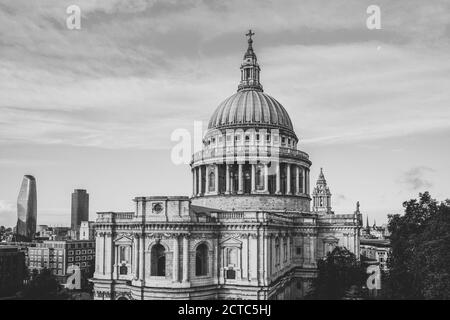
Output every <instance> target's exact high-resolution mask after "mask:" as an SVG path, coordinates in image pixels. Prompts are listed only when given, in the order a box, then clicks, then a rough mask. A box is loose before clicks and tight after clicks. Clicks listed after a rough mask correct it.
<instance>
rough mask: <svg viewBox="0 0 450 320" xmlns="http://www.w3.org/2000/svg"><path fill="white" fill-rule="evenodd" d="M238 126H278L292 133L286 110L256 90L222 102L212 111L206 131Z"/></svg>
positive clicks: (246, 91) (241, 93) (236, 95)
mask: <svg viewBox="0 0 450 320" xmlns="http://www.w3.org/2000/svg"><path fill="white" fill-rule="evenodd" d="M239 124H245V125H251V124H255V126H260V125H263V126H264V125H269V126H279V127H281V128H283V129H288V130H290V131H292V132H294V129H293V127H292V121H291V119H290V118H289V114H288V113H287V111H286V109H284V107H283V106H282V105H281V104H280V103H279V102H278V101H277V100H276V99H274V98H272V97H271V96H269V95H268V94H266V93H264V92H261V91H258V90H241V91H238V92H237V93H235V94H234V95H232V96H230V97H229V98H227V99H226V100H224V101H223V102H222V103H221V104H220V105H219V106H218V107H217V109H216V110H215V111H214V113H213V115H212V117H211V119H210V121H209V125H208V129H214V128H217V127H220V128H223V127H226V126H234V127H235V126H237V125H239Z"/></svg>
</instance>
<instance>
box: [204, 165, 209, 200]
mask: <svg viewBox="0 0 450 320" xmlns="http://www.w3.org/2000/svg"><path fill="white" fill-rule="evenodd" d="M208 167H209V166H205V194H209V170H208V169H209V168H208Z"/></svg>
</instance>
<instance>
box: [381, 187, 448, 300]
mask: <svg viewBox="0 0 450 320" xmlns="http://www.w3.org/2000/svg"><path fill="white" fill-rule="evenodd" d="M403 207H404V208H405V213H404V215H402V216H401V215H390V216H389V224H388V229H389V231H390V232H391V246H392V253H391V255H390V258H389V260H388V267H389V272H388V274H387V275H386V277H385V281H384V282H385V289H384V297H385V298H389V299H450V201H449V200H446V201H444V202H441V203H438V202H437V201H436V200H435V199H432V198H431V196H430V194H429V193H428V192H425V193H420V194H419V199H411V200H410V201H407V202H404V203H403Z"/></svg>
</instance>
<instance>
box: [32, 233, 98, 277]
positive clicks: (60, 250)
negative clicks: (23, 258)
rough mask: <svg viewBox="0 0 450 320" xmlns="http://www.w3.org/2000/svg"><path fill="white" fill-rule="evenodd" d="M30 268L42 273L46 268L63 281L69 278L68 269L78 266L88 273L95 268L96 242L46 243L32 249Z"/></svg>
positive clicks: (38, 244)
mask: <svg viewBox="0 0 450 320" xmlns="http://www.w3.org/2000/svg"><path fill="white" fill-rule="evenodd" d="M28 255H29V265H28V268H29V269H30V270H31V271H32V270H34V269H36V270H37V271H38V272H40V271H41V270H42V269H44V268H46V269H49V270H51V272H52V273H53V274H54V275H55V276H56V277H57V278H58V279H59V280H60V281H61V282H64V281H65V279H66V278H67V276H68V275H69V274H68V273H67V268H68V267H69V266H70V265H77V266H79V267H80V269H81V271H82V272H84V273H86V272H90V269H91V267H92V271H93V270H94V266H95V263H94V261H95V242H94V241H81V240H67V241H44V242H42V243H37V244H36V247H33V248H30V249H29V252H28Z"/></svg>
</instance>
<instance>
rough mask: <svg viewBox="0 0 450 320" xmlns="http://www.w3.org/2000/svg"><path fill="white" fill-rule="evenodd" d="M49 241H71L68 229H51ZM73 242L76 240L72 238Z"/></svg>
mask: <svg viewBox="0 0 450 320" xmlns="http://www.w3.org/2000/svg"><path fill="white" fill-rule="evenodd" d="M50 239H51V240H53V241H64V240H71V237H70V228H69V227H51V228H50ZM73 240H77V239H76V238H74V239H73Z"/></svg>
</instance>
